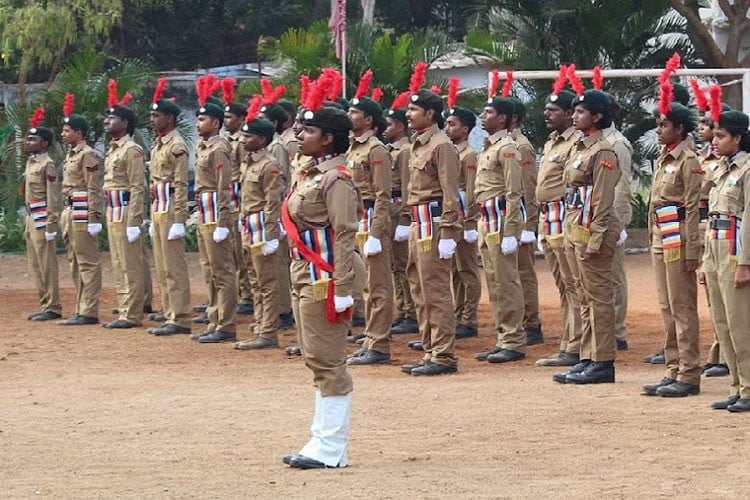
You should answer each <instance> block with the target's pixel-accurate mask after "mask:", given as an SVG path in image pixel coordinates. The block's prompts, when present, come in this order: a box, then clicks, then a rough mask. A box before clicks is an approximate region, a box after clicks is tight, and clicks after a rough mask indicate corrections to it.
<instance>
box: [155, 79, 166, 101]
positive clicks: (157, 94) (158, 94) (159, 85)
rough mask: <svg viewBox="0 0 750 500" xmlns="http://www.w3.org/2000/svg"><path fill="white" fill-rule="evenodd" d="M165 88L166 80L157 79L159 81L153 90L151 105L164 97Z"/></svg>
mask: <svg viewBox="0 0 750 500" xmlns="http://www.w3.org/2000/svg"><path fill="white" fill-rule="evenodd" d="M166 86H167V78H166V77H164V78H159V80H158V81H157V82H156V88H155V89H154V96H153V97H152V98H151V103H152V104H156V103H157V102H159V100H160V99H161V96H162V95H164V87H166Z"/></svg>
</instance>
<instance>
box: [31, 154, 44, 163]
mask: <svg viewBox="0 0 750 500" xmlns="http://www.w3.org/2000/svg"><path fill="white" fill-rule="evenodd" d="M29 159H30V160H32V161H34V162H35V163H46V162H47V161H49V153H48V152H44V153H38V154H34V155H30V156H29Z"/></svg>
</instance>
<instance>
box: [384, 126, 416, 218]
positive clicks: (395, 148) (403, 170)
mask: <svg viewBox="0 0 750 500" xmlns="http://www.w3.org/2000/svg"><path fill="white" fill-rule="evenodd" d="M386 148H387V149H388V151H389V152H390V153H391V192H392V193H394V192H395V193H397V194H398V193H401V194H400V196H399V198H401V201H399V202H395V201H394V202H393V203H392V205H391V216H392V217H397V218H398V221H397V222H398V225H400V226H408V225H409V224H411V212H410V211H409V205H408V204H407V203H406V195H407V192H408V191H409V155H410V153H411V143H410V142H409V138H408V137H402V138H401V139H399V140H398V141H396V142H392V143H390V144H387V145H386Z"/></svg>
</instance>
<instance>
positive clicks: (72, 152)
mask: <svg viewBox="0 0 750 500" xmlns="http://www.w3.org/2000/svg"><path fill="white" fill-rule="evenodd" d="M85 145H86V143H85V142H83V141H81V142H79V143H78V144H76V145H75V147H72V148H70V150H69V151H68V156H73V155H76V154H78V153H80V152H81V151H82V150H83V147H84V146H85Z"/></svg>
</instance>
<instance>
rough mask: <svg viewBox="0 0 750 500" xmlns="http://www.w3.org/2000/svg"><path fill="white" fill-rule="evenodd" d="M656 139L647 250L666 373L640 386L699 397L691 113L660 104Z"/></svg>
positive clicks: (698, 174)
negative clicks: (657, 147)
mask: <svg viewBox="0 0 750 500" xmlns="http://www.w3.org/2000/svg"><path fill="white" fill-rule="evenodd" d="M659 107H660V110H659V112H660V114H659V117H658V119H657V128H656V134H657V136H658V137H659V143H660V144H661V145H662V149H661V152H660V154H659V157H658V158H657V161H656V168H655V170H654V175H653V180H652V182H651V196H650V201H649V211H648V218H649V225H648V231H649V240H650V241H649V245H650V247H651V259H652V262H653V266H654V274H655V277H656V290H657V293H658V296H659V305H660V307H661V316H662V321H663V323H664V330H665V334H666V335H665V336H666V338H665V342H664V355H665V358H666V369H667V370H666V374H665V375H664V378H662V380H661V381H660V382H658V383H656V384H648V385H644V386H643V392H644V394H647V395H652V396H653V395H658V396H664V397H682V396H688V395H695V394H698V393H699V392H700V376H701V367H700V356H699V350H698V327H699V324H698V304H697V303H698V288H697V282H696V276H695V271H696V269H698V262H699V255H700V249H701V234H700V229H699V220H700V213H699V200H700V187H701V182H702V179H703V175H702V174H703V171H702V170H701V168H700V164H699V163H698V158H697V156H696V154H695V153H694V152H693V151H691V150H690V149H688V147H687V142H686V138H687V136H688V134H689V133H690V132H692V131H693V130H694V129H695V117H694V116H693V113H692V111H691V110H690V109H688V108H687V107H685V106H683V105H681V104H677V103H670V102H669V101H666V102H661V103H660V106H659Z"/></svg>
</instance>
